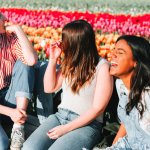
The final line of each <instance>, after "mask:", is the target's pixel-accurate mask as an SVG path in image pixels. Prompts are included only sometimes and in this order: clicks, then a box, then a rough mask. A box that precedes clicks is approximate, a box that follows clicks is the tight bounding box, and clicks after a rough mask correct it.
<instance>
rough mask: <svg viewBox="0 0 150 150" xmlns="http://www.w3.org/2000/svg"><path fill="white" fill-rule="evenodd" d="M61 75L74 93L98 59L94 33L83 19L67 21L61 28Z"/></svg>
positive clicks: (89, 73)
mask: <svg viewBox="0 0 150 150" xmlns="http://www.w3.org/2000/svg"><path fill="white" fill-rule="evenodd" d="M62 49H63V52H64V55H65V56H64V59H63V61H62V75H63V76H64V77H65V78H67V81H68V82H69V85H70V87H71V89H72V91H73V92H74V93H78V92H79V90H80V89H81V87H83V85H84V84H85V83H86V82H87V81H89V80H90V79H91V77H92V76H93V74H94V73H95V67H96V65H97V64H98V61H99V55H98V52H97V48H96V43H95V33H94V31H93V28H92V27H91V25H90V24H89V23H88V22H86V21H84V20H76V21H73V22H71V23H68V24H67V25H65V26H64V28H63V30H62Z"/></svg>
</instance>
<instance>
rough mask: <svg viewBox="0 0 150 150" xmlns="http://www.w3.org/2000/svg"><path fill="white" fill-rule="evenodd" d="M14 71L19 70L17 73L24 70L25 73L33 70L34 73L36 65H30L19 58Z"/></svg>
mask: <svg viewBox="0 0 150 150" xmlns="http://www.w3.org/2000/svg"><path fill="white" fill-rule="evenodd" d="M13 71H14V72H17V73H19V72H23V73H25V72H27V73H28V72H31V73H32V72H34V66H28V65H26V64H24V63H23V62H22V61H20V60H17V61H16V63H15V65H14V68H13Z"/></svg>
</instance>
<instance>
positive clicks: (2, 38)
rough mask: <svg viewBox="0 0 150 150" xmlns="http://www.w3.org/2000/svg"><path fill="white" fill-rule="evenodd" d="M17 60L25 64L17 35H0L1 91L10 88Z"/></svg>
mask: <svg viewBox="0 0 150 150" xmlns="http://www.w3.org/2000/svg"><path fill="white" fill-rule="evenodd" d="M17 59H20V60H21V61H23V62H25V60H24V57H23V54H22V50H21V46H20V44H19V42H18V38H17V36H16V34H15V33H8V32H6V33H0V90H1V89H3V88H5V87H8V86H9V85H10V81H11V75H12V69H13V66H14V64H15V62H16V60H17Z"/></svg>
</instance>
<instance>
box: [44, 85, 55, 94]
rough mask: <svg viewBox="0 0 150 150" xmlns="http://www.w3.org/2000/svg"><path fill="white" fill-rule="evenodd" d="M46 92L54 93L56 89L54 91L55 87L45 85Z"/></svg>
mask: <svg viewBox="0 0 150 150" xmlns="http://www.w3.org/2000/svg"><path fill="white" fill-rule="evenodd" d="M44 92H45V93H53V92H54V91H53V89H51V88H50V87H46V86H44Z"/></svg>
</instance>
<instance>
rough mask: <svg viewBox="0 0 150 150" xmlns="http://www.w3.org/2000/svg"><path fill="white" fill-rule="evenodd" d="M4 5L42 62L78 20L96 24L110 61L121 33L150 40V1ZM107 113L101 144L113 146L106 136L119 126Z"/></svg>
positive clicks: (54, 0)
mask: <svg viewBox="0 0 150 150" xmlns="http://www.w3.org/2000/svg"><path fill="white" fill-rule="evenodd" d="M0 4H1V5H0V12H2V13H3V14H4V15H5V16H6V17H7V19H8V21H7V22H6V25H11V24H19V25H20V26H22V28H23V30H24V32H25V33H26V34H27V36H28V39H29V40H30V42H31V43H32V44H33V46H34V49H35V50H36V51H37V53H38V57H39V60H41V61H44V60H47V59H48V57H49V47H50V45H51V44H52V43H53V42H55V41H58V40H60V39H61V33H62V28H63V26H64V25H65V24H67V23H68V22H71V21H73V20H78V19H84V20H87V21H88V22H89V23H90V24H91V25H92V27H93V29H94V31H95V38H96V45H97V50H98V53H99V55H100V56H102V57H104V58H106V59H107V60H108V61H110V60H111V55H110V52H111V50H112V49H113V48H114V44H115V41H116V39H117V38H118V37H119V36H120V35H124V34H129V35H137V36H142V37H144V38H146V39H148V40H149V41H150V0H133V1H132V0H0ZM62 57H63V54H62ZM59 63H60V62H59ZM115 100H116V99H115ZM114 105H115V104H113V107H114ZM111 109H112V111H113V110H114V109H113V108H111ZM106 115H107V120H109V121H108V122H109V124H107V126H105V127H104V129H106V130H107V132H106V134H105V138H104V139H103V140H102V142H101V143H100V144H99V147H107V146H108V145H110V143H109V142H107V141H109V140H106V138H107V139H110V136H112V135H113V136H114V134H115V133H116V131H117V129H118V124H117V123H116V122H117V121H116V120H114V118H113V119H112V120H111V113H107V114H106ZM112 115H114V112H113V113H112ZM115 121H116V122H115ZM110 122H111V123H110ZM108 131H109V132H108Z"/></svg>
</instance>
